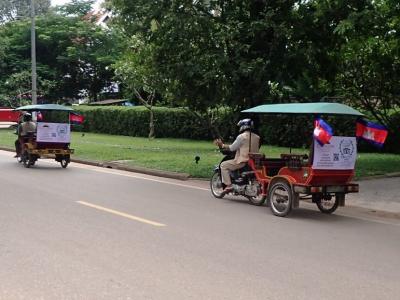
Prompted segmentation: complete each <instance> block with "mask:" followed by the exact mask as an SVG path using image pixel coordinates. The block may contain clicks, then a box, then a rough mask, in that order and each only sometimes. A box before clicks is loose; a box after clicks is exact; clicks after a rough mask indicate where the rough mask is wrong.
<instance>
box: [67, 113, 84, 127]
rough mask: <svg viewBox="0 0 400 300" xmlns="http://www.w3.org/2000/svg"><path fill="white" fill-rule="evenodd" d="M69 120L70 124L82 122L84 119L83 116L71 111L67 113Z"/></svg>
mask: <svg viewBox="0 0 400 300" xmlns="http://www.w3.org/2000/svg"><path fill="white" fill-rule="evenodd" d="M69 121H70V122H71V124H74V125H80V124H82V123H83V121H85V117H84V116H82V115H80V114H77V113H75V112H71V113H70V114H69Z"/></svg>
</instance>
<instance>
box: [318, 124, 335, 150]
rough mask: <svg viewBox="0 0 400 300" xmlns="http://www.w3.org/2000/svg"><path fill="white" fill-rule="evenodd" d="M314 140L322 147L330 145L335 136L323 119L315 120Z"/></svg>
mask: <svg viewBox="0 0 400 300" xmlns="http://www.w3.org/2000/svg"><path fill="white" fill-rule="evenodd" d="M314 124H315V128H314V138H315V140H316V141H317V142H318V143H319V144H320V145H321V146H323V145H325V144H329V141H330V140H331V138H332V135H333V129H332V127H331V126H329V124H328V123H326V122H325V121H324V120H322V119H321V118H317V119H316V120H315V123H314Z"/></svg>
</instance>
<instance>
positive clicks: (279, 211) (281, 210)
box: [268, 181, 293, 217]
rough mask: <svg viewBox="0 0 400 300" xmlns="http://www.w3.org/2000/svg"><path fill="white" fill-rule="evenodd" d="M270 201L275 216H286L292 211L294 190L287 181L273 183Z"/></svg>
mask: <svg viewBox="0 0 400 300" xmlns="http://www.w3.org/2000/svg"><path fill="white" fill-rule="evenodd" d="M268 201H269V205H270V207H271V211H272V213H273V214H274V215H275V216H278V217H284V216H286V215H287V214H288V213H290V211H291V210H292V202H293V193H292V188H291V187H290V185H289V184H288V183H287V182H285V181H277V182H275V183H273V184H272V186H271V187H270V189H269V193H268Z"/></svg>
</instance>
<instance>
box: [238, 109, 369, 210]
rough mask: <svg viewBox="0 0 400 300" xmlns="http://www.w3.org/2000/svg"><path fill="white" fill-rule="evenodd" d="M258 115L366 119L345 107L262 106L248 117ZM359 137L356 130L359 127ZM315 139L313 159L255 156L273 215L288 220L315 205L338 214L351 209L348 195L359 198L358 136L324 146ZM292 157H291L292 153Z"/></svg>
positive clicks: (255, 166) (252, 163)
mask: <svg viewBox="0 0 400 300" xmlns="http://www.w3.org/2000/svg"><path fill="white" fill-rule="evenodd" d="M242 112H243V113H252V114H275V115H278V114H285V115H313V116H315V118H316V117H317V116H335V115H336V116H348V117H353V119H354V121H355V119H356V117H361V116H363V114H362V113H360V112H358V111H357V110H355V109H353V108H351V107H349V106H347V105H343V104H339V103H324V102H319V103H290V104H271V105H260V106H257V107H254V108H250V109H247V110H244V111H242ZM354 135H355V126H354ZM312 136H313V135H312V133H310V138H311V139H312V141H313V142H312V143H311V149H310V152H309V154H294V153H284V154H281V156H280V158H268V157H265V155H264V154H259V153H252V154H250V160H249V162H248V164H249V165H250V167H251V169H252V170H253V171H254V173H255V176H256V178H257V181H258V182H259V183H260V185H261V193H262V195H264V196H265V197H266V199H267V205H269V206H270V208H271V210H272V212H273V214H275V215H277V216H286V215H287V214H288V213H290V211H291V210H292V208H297V207H299V201H300V200H303V199H310V200H312V202H313V203H315V204H316V205H317V206H318V208H319V210H320V211H321V212H323V213H333V212H334V211H335V210H336V209H337V207H338V206H344V205H345V197H346V194H348V193H356V192H358V188H359V187H358V184H356V183H353V182H352V179H353V177H354V167H355V161H356V158H357V140H356V137H355V136H332V138H331V140H330V141H329V143H327V144H324V145H320V144H319V143H317V142H314V138H313V137H312ZM290 152H291V151H290Z"/></svg>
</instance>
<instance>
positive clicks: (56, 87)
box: [0, 13, 120, 101]
mask: <svg viewBox="0 0 400 300" xmlns="http://www.w3.org/2000/svg"><path fill="white" fill-rule="evenodd" d="M29 30H30V23H29V21H24V20H22V21H15V22H8V23H7V24H5V25H3V26H1V27H0V65H1V69H0V94H3V95H4V94H6V95H8V97H9V98H13V97H15V94H16V92H15V90H10V89H9V88H8V87H7V84H6V83H7V82H10V81H9V78H11V77H12V76H14V75H16V74H19V73H24V72H30V31H29ZM36 33H37V43H36V45H37V72H38V90H39V94H42V95H43V97H44V98H45V99H46V101H60V100H62V99H65V100H64V101H66V100H68V99H76V98H79V97H80V95H81V93H82V91H87V92H88V94H89V96H90V98H91V99H97V98H98V97H99V94H100V93H101V92H102V91H103V90H104V89H105V88H107V87H109V86H110V85H111V83H112V79H113V76H114V71H113V69H112V64H113V63H114V62H115V60H116V56H117V55H118V54H119V52H120V48H119V44H120V38H119V34H118V33H117V32H115V31H112V30H103V29H102V28H100V27H97V26H95V25H94V24H92V23H90V22H88V21H85V20H83V19H82V18H81V17H65V16H62V15H58V14H54V13H49V14H47V15H46V16H43V17H38V18H37V28H36ZM1 49H3V50H1Z"/></svg>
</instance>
